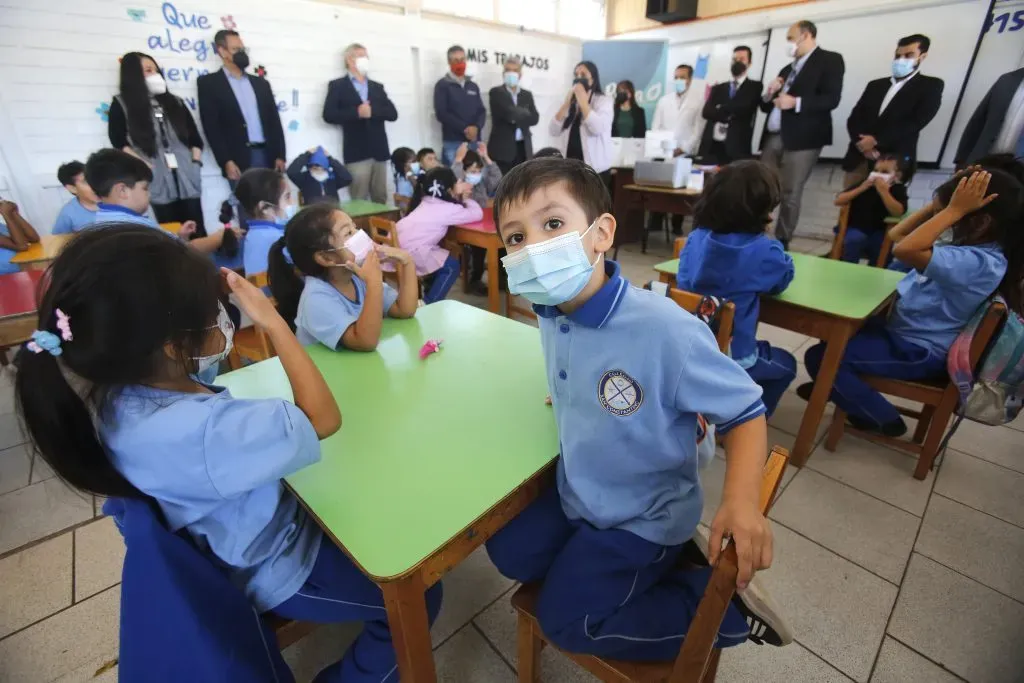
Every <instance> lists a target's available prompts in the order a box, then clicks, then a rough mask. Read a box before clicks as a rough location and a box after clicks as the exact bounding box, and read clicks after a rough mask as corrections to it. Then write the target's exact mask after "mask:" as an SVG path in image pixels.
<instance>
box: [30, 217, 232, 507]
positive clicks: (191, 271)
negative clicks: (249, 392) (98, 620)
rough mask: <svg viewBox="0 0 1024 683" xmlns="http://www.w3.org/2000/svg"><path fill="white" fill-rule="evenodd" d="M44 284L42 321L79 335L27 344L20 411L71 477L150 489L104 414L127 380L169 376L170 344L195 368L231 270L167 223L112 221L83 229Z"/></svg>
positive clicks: (57, 468) (52, 461)
mask: <svg viewBox="0 0 1024 683" xmlns="http://www.w3.org/2000/svg"><path fill="white" fill-rule="evenodd" d="M44 282H46V286H45V287H41V289H40V295H41V296H40V300H39V313H38V315H39V320H38V323H37V324H38V327H39V329H40V330H44V331H47V332H50V333H52V334H55V335H57V336H58V337H60V336H61V332H60V330H59V328H58V327H57V309H60V311H61V313H63V314H64V315H66V316H67V317H68V319H69V324H70V329H71V333H72V335H73V339H71V340H68V341H61V354H60V356H59V357H57V356H53V355H51V354H50V353H49V352H48V351H42V352H41V353H32V352H30V351H28V350H27V349H26V350H25V351H24V352H22V353H21V356H20V367H19V369H18V373H17V375H16V376H15V385H14V391H15V397H16V400H17V407H18V413H19V414H20V416H21V420H22V423H23V424H24V425H25V428H26V430H27V432H28V436H29V439H30V440H31V442H32V445H33V448H34V449H35V451H36V452H37V453H39V454H40V455H41V456H42V457H43V459H44V460H46V462H47V463H48V464H49V465H50V467H52V468H53V470H54V472H56V473H57V475H58V476H59V477H60V478H61V479H63V480H64V481H66V482H67V483H68V484H70V485H71V486H74V487H75V488H77V489H81V490H83V491H88V492H90V493H95V494H99V495H104V496H120V497H140V496H141V494H140V493H139V491H138V490H137V489H136V488H135V487H134V486H133V485H132V484H131V483H130V482H128V481H127V480H126V479H125V478H124V477H123V476H122V475H121V474H120V472H118V470H117V469H116V468H115V467H114V466H113V465H112V464H111V462H110V459H109V458H108V456H107V452H106V449H105V448H104V446H103V443H102V442H101V440H100V437H99V435H98V434H97V427H96V424H95V422H94V417H95V418H97V421H98V422H100V423H102V422H105V421H106V420H109V419H111V418H112V415H111V410H112V402H113V400H114V399H115V398H116V397H117V396H118V395H119V394H120V392H121V391H122V389H124V388H126V387H131V386H135V385H145V384H148V383H151V382H153V381H155V380H156V379H158V378H160V377H161V376H162V374H163V373H164V371H165V368H166V364H167V362H168V358H167V356H166V354H165V352H164V348H165V347H166V346H167V345H170V346H171V347H172V348H173V349H174V350H175V353H176V355H177V359H178V362H179V363H180V364H181V366H182V367H183V368H184V369H185V370H186V371H187V372H189V373H195V372H196V371H197V369H198V368H197V364H196V361H195V360H194V359H195V358H196V357H198V356H201V355H202V350H203V348H204V346H205V345H206V340H207V337H208V335H209V333H210V330H209V326H210V325H211V324H213V323H214V322H215V321H216V319H217V312H218V306H217V302H218V299H219V297H220V293H221V291H222V290H221V287H222V285H221V278H220V276H219V274H218V272H217V269H216V267H215V266H214V265H213V262H212V261H210V259H209V258H208V257H207V256H205V255H203V254H200V253H199V252H197V251H195V250H194V249H191V248H189V247H188V245H187V244H186V243H185V242H182V241H181V240H177V239H175V238H174V237H172V236H171V235H169V234H167V233H165V232H164V231H163V230H154V229H153V228H149V227H146V226H140V225H135V224H130V223H111V224H107V225H103V226H97V227H95V228H92V229H90V230H86V231H84V232H81V233H79V235H78V236H77V237H75V239H74V241H73V242H70V243H68V245H67V246H66V247H65V248H64V249H63V250H61V252H60V254H58V255H57V258H56V259H55V260H54V261H53V263H52V264H51V265H50V267H49V269H48V270H47V273H46V278H45V280H44Z"/></svg>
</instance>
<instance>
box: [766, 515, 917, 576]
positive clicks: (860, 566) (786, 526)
mask: <svg viewBox="0 0 1024 683" xmlns="http://www.w3.org/2000/svg"><path fill="white" fill-rule="evenodd" d="M769 519H771V521H772V522H774V523H775V524H778V525H779V526H781V527H783V528H784V529H786V530H787V531H791V532H793V533H794V534H796V535H797V536H799V537H800V538H802V539H804V540H805V541H807V542H809V543H813V544H814V545H816V546H818V547H819V548H821V549H822V550H824V551H826V552H829V553H832V554H833V555H835V556H836V557H838V558H840V559H843V560H846V561H847V562H849V563H850V564H852V565H854V566H855V567H859V568H860V569H863V570H864V571H866V572H867V573H868V574H871V575H872V576H873V577H875V578H876V579H881V580H882V581H885V582H886V583H887V584H889V585H890V586H894V587H896V588H897V589H898V588H899V587H900V584H898V583H894V582H893V581H892V579H887V578H885V577H884V576H882V575H881V574H879V573H878V572H875V571H873V570H871V569H868V568H867V567H865V566H864V565H862V564H860V563H859V562H856V561H854V560H851V559H850V558H849V557H846V556H845V555H843V554H841V553H837V552H836V551H835V550H833V549H832V548H829V547H828V546H825V545H822V544H821V543H819V542H818V541H815V540H814V539H813V538H811V537H810V536H806V535H804V534H803V533H801V532H799V531H797V530H796V529H794V528H792V527H790V526H788V525H786V524H783V523H782V522H780V521H779V520H777V519H773V518H771V517H769ZM910 552H911V554H913V552H914V550H913V548H911V550H910ZM909 561H910V556H909V555H908V556H907V562H908V563H909ZM904 571H906V567H904Z"/></svg>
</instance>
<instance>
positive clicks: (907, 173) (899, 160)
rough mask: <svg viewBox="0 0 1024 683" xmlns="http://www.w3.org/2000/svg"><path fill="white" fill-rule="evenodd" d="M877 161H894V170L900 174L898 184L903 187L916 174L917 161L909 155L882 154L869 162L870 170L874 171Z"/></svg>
mask: <svg viewBox="0 0 1024 683" xmlns="http://www.w3.org/2000/svg"><path fill="white" fill-rule="evenodd" d="M879 161H895V162H896V170H897V171H898V172H899V174H900V182H901V183H903V184H904V185H909V184H910V181H911V180H913V179H914V173H916V172H917V161H915V160H914V157H912V156H910V155H909V154H893V153H891V152H889V153H882V154H880V155H878V158H877V159H875V160H874V161H873V162H871V170H875V165H876V164H878V162H879ZM854 187H856V185H854ZM850 189H853V188H850Z"/></svg>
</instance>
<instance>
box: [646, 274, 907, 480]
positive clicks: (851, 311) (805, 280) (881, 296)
mask: <svg viewBox="0 0 1024 683" xmlns="http://www.w3.org/2000/svg"><path fill="white" fill-rule="evenodd" d="M790 256H792V257H793V265H794V267H795V269H796V272H795V275H794V277H793V282H791V283H790V285H789V287H787V288H786V291H784V292H782V293H781V294H778V295H775V296H762V297H761V316H760V321H761V322H763V323H765V324H766V325H775V326H776V327H781V328H783V329H786V330H792V331H793V332H799V333H800V334H806V335H808V336H810V337H815V338H817V339H821V340H822V341H824V342H825V343H826V347H825V355H824V356H823V357H822V361H821V368H820V369H819V371H818V377H817V378H816V380H815V382H814V391H813V392H812V393H811V399H810V400H809V401H808V402H807V409H806V410H805V411H804V417H803V419H802V420H801V422H800V430H799V432H798V433H797V437H796V443H795V444H794V445H793V449H792V451H791V452H790V462H792V463H793V464H794V465H796V466H797V467H803V466H804V463H806V462H807V458H808V457H810V455H811V449H812V448H813V447H814V435H815V434H816V433H817V431H818V425H819V423H820V422H821V417H822V415H823V414H824V412H825V405H826V404H827V403H828V396H829V394H830V393H832V384H833V383H834V382H835V379H836V372H837V371H838V369H839V362H840V361H841V360H842V358H843V352H844V351H845V350H846V343H847V341H849V339H850V337H852V336H853V335H854V334H856V333H857V330H859V329H860V328H861V327H862V326H863V325H864V323H865V322H866V321H867V320H868V318H870V317H872V316H873V315H876V314H878V313H880V312H881V311H883V310H884V309H885V308H886V307H887V306H888V305H889V303H890V302H891V301H892V299H893V298H894V297H895V295H896V284H897V283H898V282H899V281H900V280H901V279H903V276H904V275H905V273H900V272H897V271H893V270H886V269H885V268H875V267H873V266H865V265H860V264H856V263H846V262H845V261H836V260H834V259H830V258H825V257H822V256H811V255H809V254H790ZM678 269H679V259H674V260H672V261H666V262H664V263H659V264H658V265H657V266H655V270H656V271H657V273H658V279H659V280H661V281H662V282H668V283H669V284H670V285H672V286H674V285H675V275H676V272H677V271H678Z"/></svg>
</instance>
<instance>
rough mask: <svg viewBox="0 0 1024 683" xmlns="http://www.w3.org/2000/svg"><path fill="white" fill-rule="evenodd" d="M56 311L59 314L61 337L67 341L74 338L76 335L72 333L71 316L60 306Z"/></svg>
mask: <svg viewBox="0 0 1024 683" xmlns="http://www.w3.org/2000/svg"><path fill="white" fill-rule="evenodd" d="M54 313H56V314H57V329H58V330H60V338H61V339H63V340H64V341H66V342H69V341H71V340H72V339H74V338H75V337H74V335H73V334H71V318H70V317H68V315H67V314H66V313H65V312H64V311H62V310H60V309H59V308H57V309H54Z"/></svg>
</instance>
